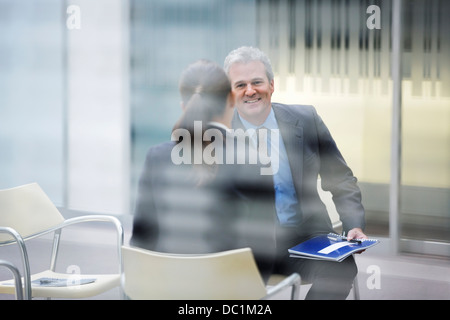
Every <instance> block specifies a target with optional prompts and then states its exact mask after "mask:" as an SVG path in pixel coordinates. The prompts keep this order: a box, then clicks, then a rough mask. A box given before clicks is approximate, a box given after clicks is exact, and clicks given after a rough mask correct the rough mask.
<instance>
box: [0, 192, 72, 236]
mask: <svg viewBox="0 0 450 320" xmlns="http://www.w3.org/2000/svg"><path fill="white" fill-rule="evenodd" d="M63 221H64V218H63V216H62V215H61V213H60V212H59V211H58V209H57V208H56V207H55V205H54V204H53V203H52V201H51V200H50V199H49V198H48V196H47V195H46V194H45V193H44V191H43V190H42V189H41V187H40V186H39V185H38V184H37V183H31V184H26V185H22V186H19V187H15V188H11V189H4V190H0V227H10V228H13V229H15V230H16V231H17V232H18V233H19V234H20V235H21V236H22V238H24V239H26V238H27V237H28V236H30V235H33V234H36V233H39V232H42V231H44V230H47V229H50V228H52V227H54V226H57V225H58V224H60V223H62V222H63ZM11 239H13V238H12V237H11V236H10V235H7V234H1V233H0V243H1V242H5V241H9V240H11Z"/></svg>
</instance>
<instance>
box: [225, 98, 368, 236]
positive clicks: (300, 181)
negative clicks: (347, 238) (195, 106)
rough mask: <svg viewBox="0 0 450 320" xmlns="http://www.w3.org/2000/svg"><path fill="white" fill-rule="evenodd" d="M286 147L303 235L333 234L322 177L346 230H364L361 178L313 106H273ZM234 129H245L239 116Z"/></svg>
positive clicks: (234, 120) (301, 234)
mask: <svg viewBox="0 0 450 320" xmlns="http://www.w3.org/2000/svg"><path fill="white" fill-rule="evenodd" d="M272 107H273V110H274V113H275V117H276V119H277V122H278V126H279V129H280V135H281V137H282V139H283V142H284V144H285V146H286V152H287V154H288V158H289V164H290V167H291V172H292V176H293V181H294V185H295V189H296V192H297V196H298V200H299V205H298V208H297V213H298V214H299V215H300V216H301V218H302V222H301V224H300V225H299V226H298V228H297V233H298V235H299V236H302V237H308V236H311V235H314V234H316V233H322V232H329V231H332V226H331V221H330V218H329V216H328V213H327V211H326V207H325V205H324V204H323V203H322V201H321V200H320V197H319V194H318V191H317V180H318V177H319V176H320V178H321V183H322V188H323V189H324V190H325V191H330V192H331V193H332V195H333V201H334V203H335V205H336V209H337V211H338V213H339V215H340V219H341V221H342V223H343V228H344V230H346V231H348V230H350V229H352V228H355V227H359V228H362V229H363V228H364V208H363V206H362V204H361V192H360V189H359V187H358V186H357V179H356V178H355V177H354V176H353V173H352V171H351V170H350V168H349V167H348V166H347V164H346V162H345V160H344V158H343V157H342V155H341V153H340V151H339V150H338V147H337V145H336V143H335V141H334V140H333V138H332V136H331V134H330V132H329V130H328V129H327V127H326V125H325V124H324V122H323V121H322V119H321V118H320V116H319V115H318V114H317V112H316V110H315V109H314V107H312V106H306V105H284V104H279V103H273V104H272ZM233 128H235V129H237V128H243V129H244V127H243V125H242V122H241V121H240V119H239V117H238V116H237V113H236V114H235V115H234V118H233Z"/></svg>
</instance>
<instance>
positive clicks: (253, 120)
mask: <svg viewBox="0 0 450 320" xmlns="http://www.w3.org/2000/svg"><path fill="white" fill-rule="evenodd" d="M224 69H225V71H226V73H227V74H228V77H229V79H230V82H231V87H232V96H233V97H232V99H233V101H234V106H235V108H236V110H237V112H235V115H234V118H233V123H232V126H233V128H234V129H239V128H240V129H244V130H247V129H255V130H258V129H260V128H267V129H270V130H279V132H280V135H279V141H277V143H278V145H279V150H278V156H279V170H278V172H277V173H276V174H274V176H273V181H274V189H275V206H276V213H277V217H278V224H277V239H276V240H277V248H278V253H277V261H276V263H275V268H274V270H273V272H274V273H277V274H286V275H287V274H290V273H292V272H298V273H300V275H301V276H302V278H303V279H306V280H307V281H309V282H312V283H313V285H312V286H311V289H310V291H309V292H308V295H307V298H309V299H345V298H346V297H347V295H348V293H349V291H350V290H351V287H352V283H353V279H354V278H355V276H356V274H357V267H356V264H355V262H354V259H353V257H349V258H347V259H346V260H344V261H343V262H340V263H336V262H329V261H318V260H307V259H296V258H290V257H289V254H288V249H289V248H290V247H292V246H294V245H296V244H298V243H300V242H302V241H304V240H306V239H307V238H309V237H311V236H314V235H316V234H321V233H329V232H333V231H334V230H333V229H332V225H331V221H330V218H329V216H328V213H327V211H326V207H325V205H324V204H323V203H322V202H321V200H320V197H319V194H318V191H317V181H318V178H319V175H320V177H321V183H322V188H323V189H324V190H326V191H330V192H331V193H332V194H333V200H334V203H335V205H336V209H337V211H338V213H339V215H340V219H341V221H342V223H343V229H344V231H345V232H346V233H347V235H348V237H349V238H350V239H353V238H367V236H366V235H365V234H364V233H363V228H364V208H363V206H362V204H361V192H360V190H359V187H358V186H357V183H356V181H357V180H356V178H355V177H354V176H353V173H352V171H351V170H350V168H349V167H348V166H347V164H346V163H345V161H344V159H343V157H342V155H341V153H340V152H339V150H338V148H337V146H336V143H335V142H334V140H333V138H332V136H331V134H330V132H329V131H328V129H327V127H326V126H325V124H324V123H323V121H322V119H321V118H320V117H319V115H318V114H317V112H316V110H315V109H314V108H313V107H312V106H306V105H284V104H280V103H272V101H271V99H272V94H273V92H274V75H273V71H272V67H271V64H270V60H269V58H268V57H267V56H266V55H265V54H264V53H263V52H262V51H261V50H259V49H257V48H253V47H241V48H238V49H236V50H233V51H232V52H230V54H229V55H228V56H227V57H226V59H225V63H224ZM267 143H268V144H272V141H270V138H269V141H267Z"/></svg>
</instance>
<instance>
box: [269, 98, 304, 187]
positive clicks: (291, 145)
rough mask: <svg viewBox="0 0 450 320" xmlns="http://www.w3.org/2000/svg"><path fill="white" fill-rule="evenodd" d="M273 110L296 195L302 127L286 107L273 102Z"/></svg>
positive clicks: (299, 171)
mask: <svg viewBox="0 0 450 320" xmlns="http://www.w3.org/2000/svg"><path fill="white" fill-rule="evenodd" d="M273 110H274V112H275V118H276V119H277V122H278V127H279V128H280V134H281V137H282V138H283V142H284V146H285V148H286V153H287V156H288V159H289V165H290V167H291V173H292V177H293V181H294V185H295V189H296V191H297V195H300V194H301V188H302V179H303V127H301V126H299V124H298V122H299V121H298V119H297V118H294V117H292V114H290V113H289V112H287V111H286V109H284V108H282V107H280V106H278V105H276V104H273Z"/></svg>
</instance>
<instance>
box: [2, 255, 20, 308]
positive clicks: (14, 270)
mask: <svg viewBox="0 0 450 320" xmlns="http://www.w3.org/2000/svg"><path fill="white" fill-rule="evenodd" d="M0 266H3V267H6V268H8V269H9V270H10V271H11V272H12V274H13V275H14V285H15V287H16V299H17V300H23V293H22V279H21V277H20V272H19V270H18V269H17V268H16V267H15V266H14V265H13V264H12V263H10V262H8V261H4V260H0Z"/></svg>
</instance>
